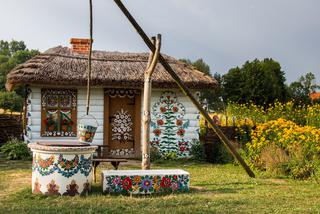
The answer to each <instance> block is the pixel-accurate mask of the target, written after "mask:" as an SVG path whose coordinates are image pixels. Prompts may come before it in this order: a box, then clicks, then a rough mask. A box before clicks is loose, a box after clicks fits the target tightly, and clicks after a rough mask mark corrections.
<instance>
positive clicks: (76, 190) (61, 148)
mask: <svg viewBox="0 0 320 214" xmlns="http://www.w3.org/2000/svg"><path fill="white" fill-rule="evenodd" d="M28 146H29V148H30V149H31V151H32V152H33V162H32V193H34V194H43V195H67V196H75V195H80V194H87V193H88V192H90V191H91V182H92V154H93V153H94V152H95V150H96V149H97V146H91V145H83V144H79V143H54V144H53V143H48V142H46V143H44V142H42V143H41V142H37V143H30V144H29V145H28Z"/></svg>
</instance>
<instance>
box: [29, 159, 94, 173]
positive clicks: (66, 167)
mask: <svg viewBox="0 0 320 214" xmlns="http://www.w3.org/2000/svg"><path fill="white" fill-rule="evenodd" d="M91 163H92V160H91V156H90V157H89V158H85V157H84V155H81V156H80V158H79V156H78V155H75V157H74V158H73V159H71V160H67V159H66V158H64V157H63V155H62V154H60V155H59V158H58V160H57V162H55V158H54V155H52V156H50V157H49V158H46V159H42V158H41V156H40V154H39V155H37V156H36V157H35V159H34V160H33V164H32V170H33V171H38V172H39V173H40V175H42V176H47V175H50V174H53V173H54V172H56V171H57V172H58V173H59V174H62V175H63V176H64V177H66V178H70V177H72V176H73V175H75V174H77V173H78V172H79V171H80V173H81V174H83V175H85V176H89V174H90V173H91V171H92V164H91Z"/></svg>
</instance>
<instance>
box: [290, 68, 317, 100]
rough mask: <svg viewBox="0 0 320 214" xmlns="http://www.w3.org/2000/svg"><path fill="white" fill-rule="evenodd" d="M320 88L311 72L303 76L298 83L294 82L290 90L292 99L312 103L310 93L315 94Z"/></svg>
mask: <svg viewBox="0 0 320 214" xmlns="http://www.w3.org/2000/svg"><path fill="white" fill-rule="evenodd" d="M319 88H320V86H319V85H317V84H316V77H315V75H314V74H313V73H311V72H309V73H307V74H306V75H305V76H301V77H300V78H299V80H298V81H295V82H292V83H291V84H290V86H289V88H288V91H289V94H290V97H291V98H293V99H294V100H296V101H301V102H306V103H309V102H311V100H310V96H309V95H310V93H312V92H315V91H316V90H317V89H319Z"/></svg>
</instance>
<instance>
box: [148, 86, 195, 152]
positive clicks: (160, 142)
mask: <svg viewBox="0 0 320 214" xmlns="http://www.w3.org/2000/svg"><path fill="white" fill-rule="evenodd" d="M152 113H153V116H154V117H155V121H152V122H151V128H152V132H153V134H154V138H153V139H152V141H151V145H152V146H153V147H156V148H157V149H158V151H159V152H160V154H161V155H162V156H165V155H166V154H168V153H172V152H173V153H176V154H177V156H178V157H188V156H189V155H190V148H191V145H190V142H189V141H187V140H185V139H184V137H185V133H186V129H187V128H188V127H189V123H190V122H189V120H185V119H184V116H185V113H186V109H185V107H184V105H183V104H182V103H180V102H179V101H178V98H177V96H176V94H175V93H174V92H172V91H166V92H163V93H162V95H161V96H160V99H159V101H158V102H156V103H155V104H154V105H153V107H152Z"/></svg>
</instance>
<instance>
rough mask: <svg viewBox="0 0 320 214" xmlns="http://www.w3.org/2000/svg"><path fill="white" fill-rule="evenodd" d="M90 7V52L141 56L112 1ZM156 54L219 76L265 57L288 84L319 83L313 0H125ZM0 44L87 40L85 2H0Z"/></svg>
mask: <svg viewBox="0 0 320 214" xmlns="http://www.w3.org/2000/svg"><path fill="white" fill-rule="evenodd" d="M93 2H94V39H95V42H94V49H98V50H109V51H124V52H146V51H148V50H147V48H146V46H145V45H144V43H143V42H142V40H141V39H140V37H139V36H138V35H137V34H136V33H135V31H134V30H133V28H132V27H131V25H129V23H128V21H127V20H126V18H125V17H124V16H123V15H122V13H121V12H120V10H119V9H118V8H117V7H116V5H115V4H114V2H113V1H112V0H93ZM123 2H124V4H125V5H126V6H127V8H128V9H129V10H130V11H131V13H132V14H133V15H134V17H136V19H137V21H138V22H139V23H140V24H141V26H142V27H143V28H144V29H145V31H146V32H147V33H148V34H149V35H155V34H157V33H161V34H162V35H163V46H162V52H163V53H166V54H168V55H171V56H174V57H176V58H190V59H191V60H195V59H198V58H203V59H204V60H205V61H206V62H207V63H208V64H209V65H210V67H211V71H212V72H213V73H214V72H218V73H221V74H224V73H226V72H227V71H228V70H229V69H230V68H232V67H235V66H241V65H242V64H243V63H244V62H245V61H247V60H253V59H255V58H258V59H263V58H265V57H271V58H273V59H275V60H277V61H279V62H280V64H281V66H282V69H283V70H284V71H285V73H286V78H287V82H292V81H295V80H297V79H298V78H299V77H300V76H301V75H304V74H305V73H307V72H313V73H314V74H315V75H316V77H317V83H318V84H319V83H320V42H319V38H320V13H319V8H320V1H319V0H268V1H262V0H197V1H195V0H161V1H159V0H124V1H123ZM0 3H1V4H0V5H1V7H0V39H4V40H11V39H16V40H24V41H25V42H26V44H27V45H28V47H29V48H34V49H39V50H40V51H44V50H46V49H48V48H51V47H54V46H57V45H63V46H69V39H70V38H71V37H88V31H89V21H88V1H87V0H84V1H83V0H82V1H79V0H55V1H52V0H28V1H21V0H0Z"/></svg>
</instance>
